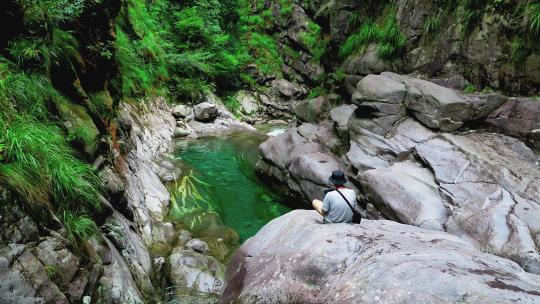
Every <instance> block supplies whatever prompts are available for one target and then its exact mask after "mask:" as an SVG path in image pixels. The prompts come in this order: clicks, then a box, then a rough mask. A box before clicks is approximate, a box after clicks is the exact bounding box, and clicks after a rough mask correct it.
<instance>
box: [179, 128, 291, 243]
mask: <svg viewBox="0 0 540 304" xmlns="http://www.w3.org/2000/svg"><path fill="white" fill-rule="evenodd" d="M267 138H268V136H267V135H265V134H263V133H259V132H248V131H236V132H232V133H229V134H225V135H220V136H216V137H207V138H201V139H196V140H181V141H178V142H177V144H176V152H175V155H176V156H177V157H178V159H180V160H181V161H182V162H183V163H184V165H185V167H184V176H189V179H190V180H191V182H192V184H193V186H194V189H192V194H193V196H192V197H191V198H190V200H191V202H186V204H184V205H183V206H182V205H181V208H184V210H188V211H191V210H192V209H193V211H195V212H213V213H215V214H217V215H218V216H219V218H220V221H221V223H222V224H224V225H226V226H228V227H230V228H232V229H234V230H235V231H236V232H237V233H238V235H239V237H240V242H243V241H245V240H246V239H247V238H249V237H251V236H253V235H255V234H256V233H257V231H259V229H261V227H262V226H264V225H265V224H266V223H268V222H269V221H270V220H272V219H274V218H276V217H279V216H280V215H282V214H284V213H286V212H288V211H289V210H290V209H289V208H287V207H285V206H284V205H283V204H282V202H283V201H284V199H285V197H284V196H283V195H280V194H279V193H276V192H274V191H272V189H270V188H269V187H268V186H267V185H265V184H264V183H263V182H262V181H261V180H260V179H259V178H258V177H257V176H256V174H255V164H256V162H257V160H258V158H259V156H258V147H259V145H260V144H261V143H262V142H263V141H265V140H266V139H267ZM192 188H193V187H192ZM177 197H178V196H177ZM177 201H178V198H177Z"/></svg>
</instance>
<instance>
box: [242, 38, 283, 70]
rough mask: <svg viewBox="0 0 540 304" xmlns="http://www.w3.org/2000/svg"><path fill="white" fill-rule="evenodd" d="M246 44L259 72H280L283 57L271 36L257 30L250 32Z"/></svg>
mask: <svg viewBox="0 0 540 304" xmlns="http://www.w3.org/2000/svg"><path fill="white" fill-rule="evenodd" d="M247 46H248V48H249V52H250V55H251V56H253V58H255V63H256V64H257V67H258V68H259V69H260V70H261V72H263V73H265V74H272V73H276V74H280V73H281V72H280V71H281V67H282V66H283V59H282V58H281V55H280V53H279V49H278V46H277V43H276V40H275V39H274V38H273V37H271V36H269V35H266V34H261V33H258V32H254V33H251V35H249V40H248V41H247Z"/></svg>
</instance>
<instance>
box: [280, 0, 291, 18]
mask: <svg viewBox="0 0 540 304" xmlns="http://www.w3.org/2000/svg"><path fill="white" fill-rule="evenodd" d="M279 4H280V8H279V13H280V14H281V16H283V17H286V16H289V15H291V14H292V11H293V9H294V6H293V2H292V1H291V0H279Z"/></svg>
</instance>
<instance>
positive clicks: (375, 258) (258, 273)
mask: <svg viewBox="0 0 540 304" xmlns="http://www.w3.org/2000/svg"><path fill="white" fill-rule="evenodd" d="M320 221H321V218H320V215H318V214H316V212H315V211H305V210H296V211H292V212H290V213H288V214H286V215H284V216H281V217H280V218H278V219H276V220H274V221H272V222H270V223H269V224H267V225H266V226H265V227H263V229H261V230H260V231H259V232H258V233H257V235H256V236H255V237H253V238H251V239H249V240H248V241H246V242H245V243H244V244H243V245H242V246H241V247H240V249H239V250H238V251H237V252H236V254H235V255H234V257H233V258H232V260H231V263H230V265H229V267H228V269H227V274H226V284H225V289H224V292H223V295H222V297H221V303H333V302H336V301H339V303H382V302H384V303H471V304H472V303H509V302H513V301H519V302H522V303H535V302H536V301H538V300H539V299H540V293H539V292H538V290H539V289H540V276H538V275H533V274H529V273H526V272H524V271H523V269H521V268H520V267H519V266H518V265H517V264H516V263H514V262H512V261H509V260H506V259H503V258H500V257H497V256H494V255H490V254H486V253H483V252H481V251H479V250H477V249H475V248H474V247H473V246H472V245H471V244H469V243H468V242H466V241H463V240H462V239H460V238H458V237H456V236H452V235H449V234H447V233H444V232H439V231H432V230H425V229H420V228H417V227H415V226H409V225H402V224H398V223H396V222H391V221H370V220H364V221H363V223H362V224H360V225H351V224H332V225H324V224H321V222H320ZM321 257H322V258H323V259H324V263H321V262H320V261H321Z"/></svg>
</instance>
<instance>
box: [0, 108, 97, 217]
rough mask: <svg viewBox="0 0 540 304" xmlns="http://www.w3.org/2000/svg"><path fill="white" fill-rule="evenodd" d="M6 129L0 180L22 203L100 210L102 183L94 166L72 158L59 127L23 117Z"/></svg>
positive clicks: (1, 141) (1, 139)
mask: <svg viewBox="0 0 540 304" xmlns="http://www.w3.org/2000/svg"><path fill="white" fill-rule="evenodd" d="M4 128H5V133H4V134H3V136H2V137H1V138H0V143H1V144H2V146H4V149H3V150H4V151H3V155H2V157H1V158H2V164H0V181H2V182H3V183H4V184H6V185H8V186H9V187H10V188H11V190H13V191H14V192H15V193H18V194H19V196H20V198H21V199H22V200H24V201H26V203H28V204H29V205H32V204H36V203H38V204H45V205H49V206H51V205H50V203H51V202H52V203H54V204H53V205H52V206H51V207H53V208H64V207H74V206H78V207H80V206H89V207H94V208H97V207H99V201H98V193H99V192H98V191H99V188H100V182H99V180H98V178H97V176H96V174H95V172H94V169H93V167H92V166H91V165H88V164H84V163H82V162H81V161H79V160H78V159H76V158H75V157H74V156H73V151H72V149H71V148H70V147H69V146H68V144H67V142H66V140H65V138H64V136H63V134H62V132H61V130H60V129H59V128H58V127H56V126H54V125H52V124H47V123H40V122H37V121H35V120H34V119H33V118H32V117H30V116H20V117H17V118H15V119H14V120H13V121H12V122H11V123H10V124H9V125H8V126H5V127H4ZM49 198H50V199H49Z"/></svg>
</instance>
